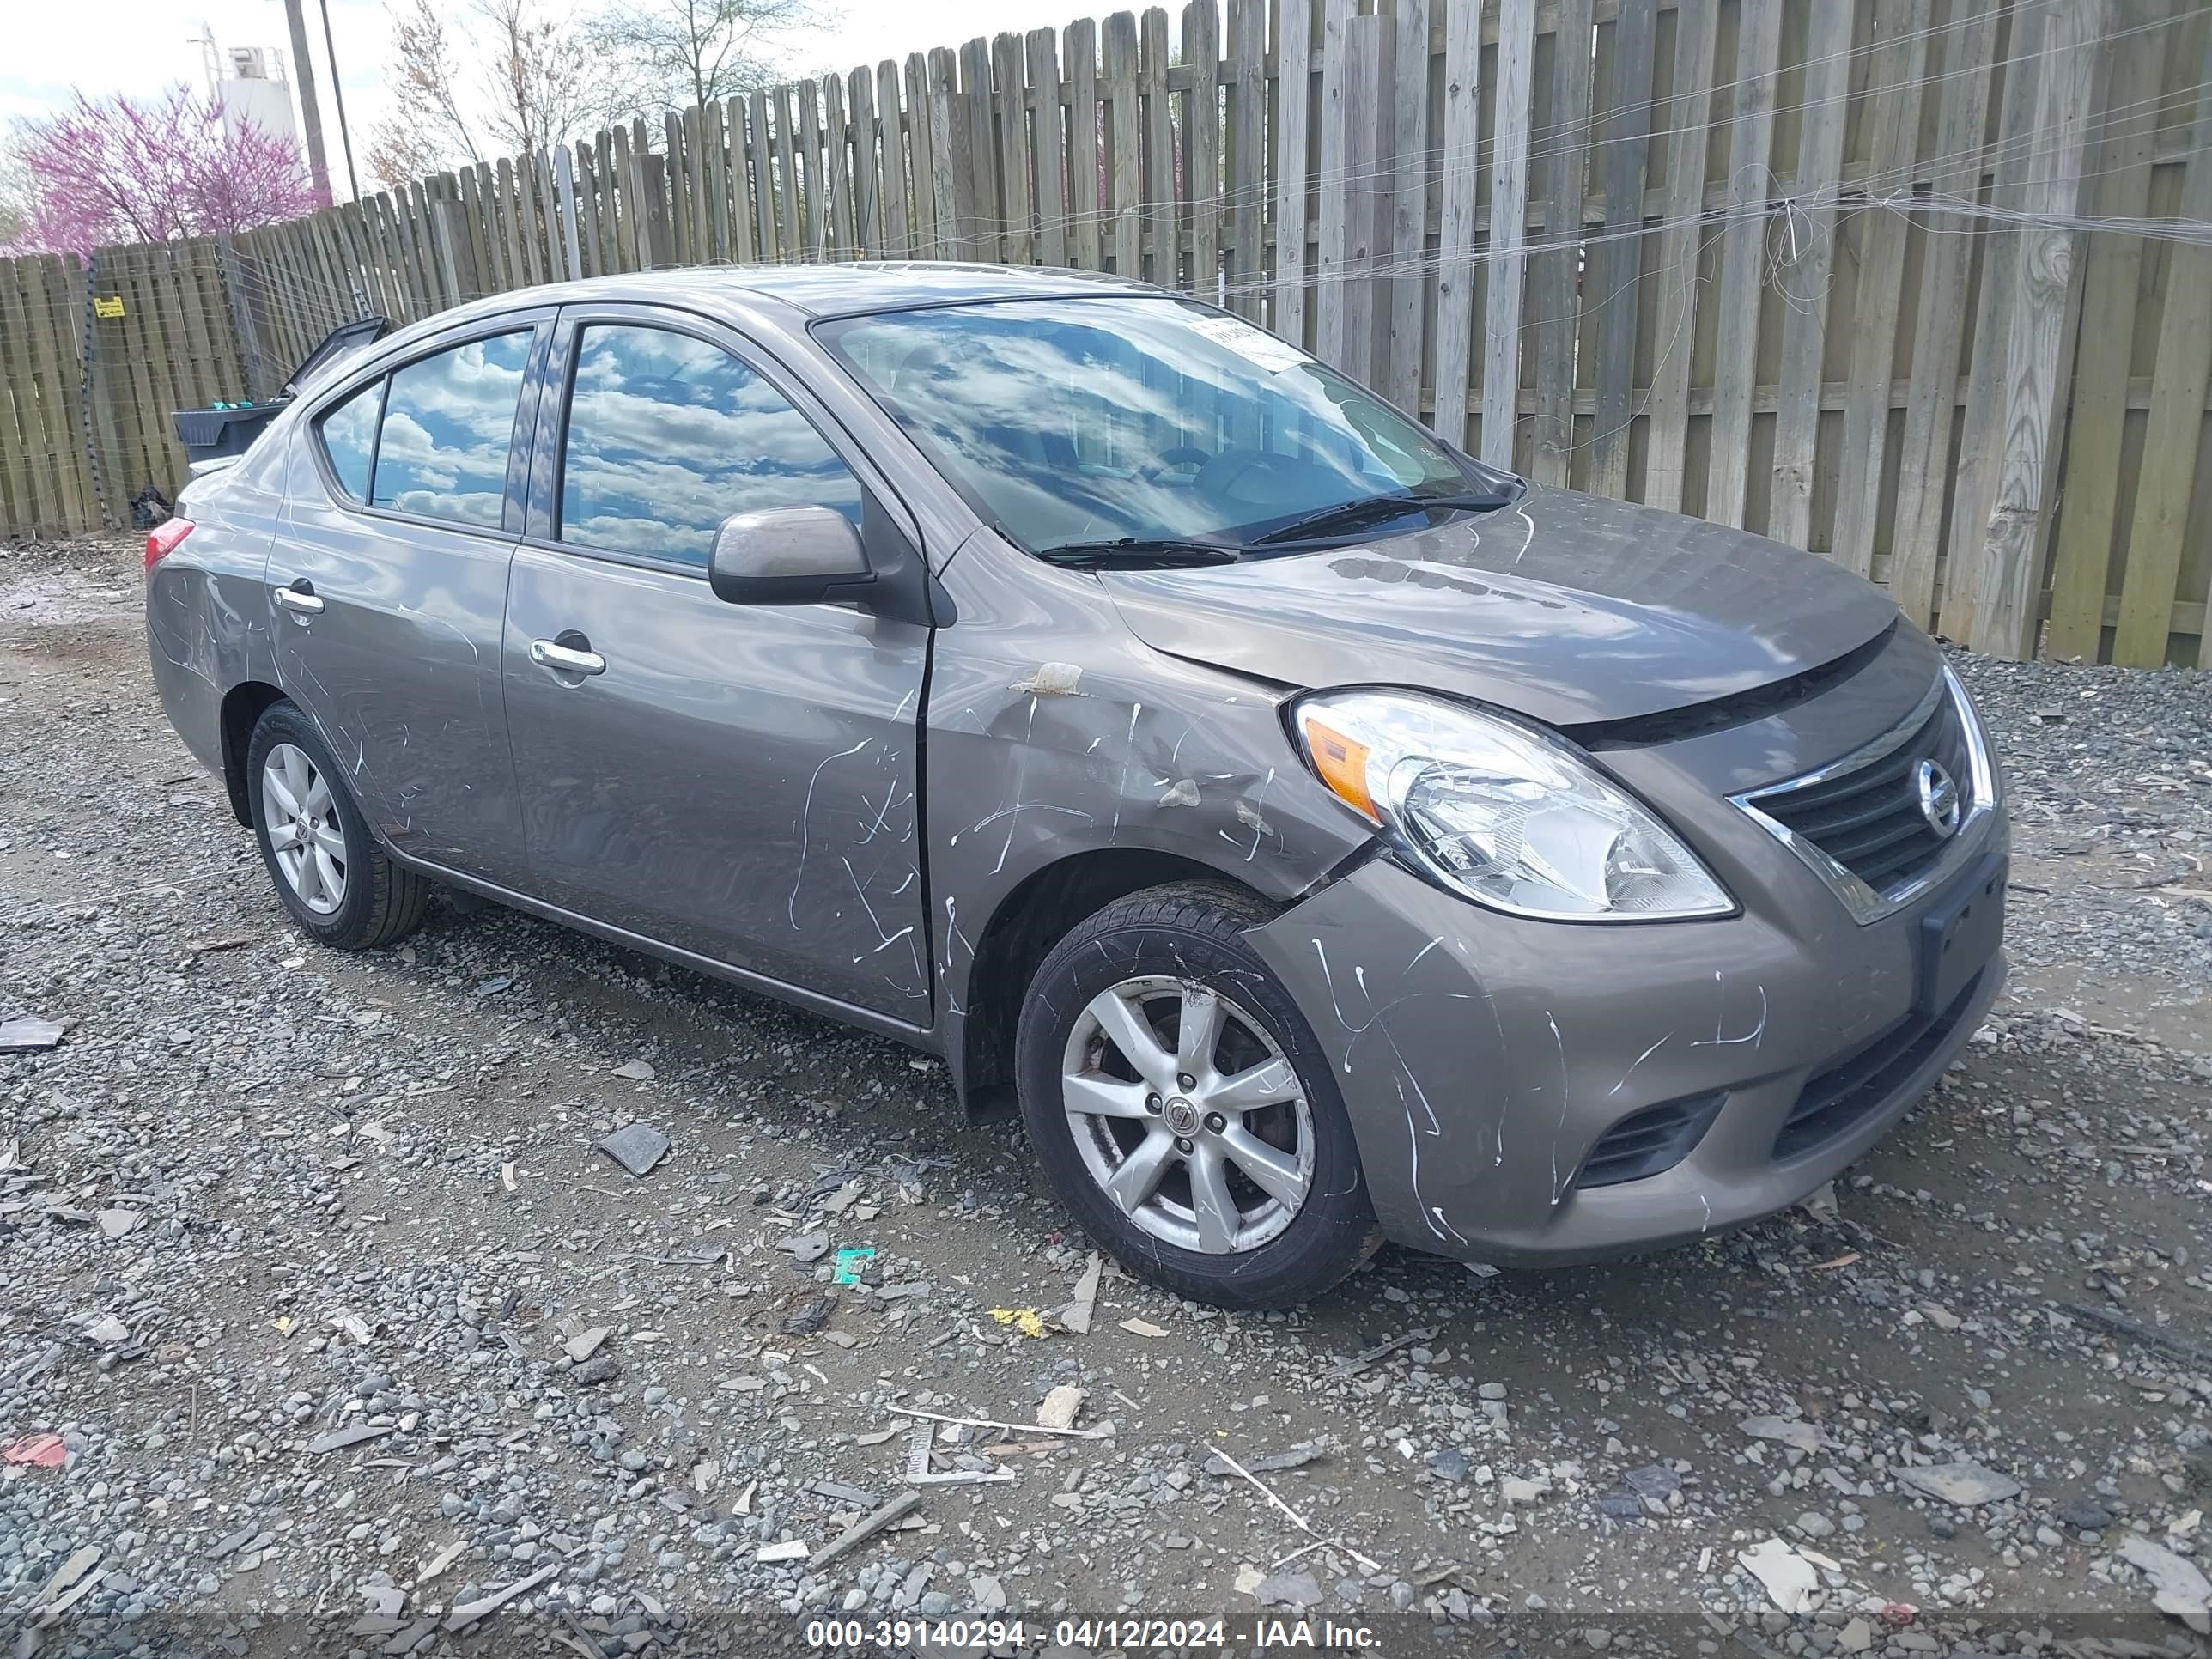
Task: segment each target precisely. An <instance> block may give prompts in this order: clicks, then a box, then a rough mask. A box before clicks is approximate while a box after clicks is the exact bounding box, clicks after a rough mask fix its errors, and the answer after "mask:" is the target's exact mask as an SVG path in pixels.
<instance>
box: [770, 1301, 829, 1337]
mask: <svg viewBox="0 0 2212 1659" xmlns="http://www.w3.org/2000/svg"><path fill="white" fill-rule="evenodd" d="M836 1306H837V1301H836V1297H829V1296H817V1297H809V1298H808V1299H807V1300H806V1301H805V1302H802V1303H800V1304H799V1310H798V1311H797V1312H796V1313H794V1314H793V1315H792V1316H791V1317H790V1318H788V1319H787V1320H785V1321H784V1322H783V1334H785V1335H786V1336H811V1335H813V1334H814V1333H815V1332H817V1331H818V1330H820V1329H821V1328H823V1326H824V1325H826V1324H828V1323H829V1316H830V1314H831V1312H832V1311H834V1310H836Z"/></svg>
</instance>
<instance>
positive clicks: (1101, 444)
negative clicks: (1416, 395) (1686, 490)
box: [816, 296, 1500, 553]
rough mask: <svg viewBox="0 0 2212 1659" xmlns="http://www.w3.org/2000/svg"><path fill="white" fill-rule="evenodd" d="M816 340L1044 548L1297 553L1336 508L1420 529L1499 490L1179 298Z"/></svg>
mask: <svg viewBox="0 0 2212 1659" xmlns="http://www.w3.org/2000/svg"><path fill="white" fill-rule="evenodd" d="M816 332H817V337H819V338H821V339H822V340H823V342H824V343H826V344H827V345H828V346H829V348H830V349H831V350H832V351H833V352H834V353H836V356H838V357H839V358H841V359H842V361H843V362H844V363H845V364H846V365H847V366H848V368H850V369H851V370H852V371H853V373H854V374H855V375H856V376H857V377H858V378H859V379H860V381H861V382H862V383H863V384H864V385H865V386H867V387H868V389H869V390H870V391H871V392H873V394H874V395H875V397H876V398H877V399H878V402H880V403H881V404H883V405H884V407H885V408H886V409H887V410H889V411H890V414H891V415H892V416H893V417H894V418H895V419H896V420H897V421H898V422H899V423H900V424H901V425H902V426H903V427H904V428H906V429H907V431H908V433H910V434H911V435H913V436H914V438H915V441H917V442H918V443H919V444H921V447H922V448H923V449H924V450H926V451H927V452H928V453H929V454H930V455H931V457H932V459H933V460H935V461H936V463H937V464H938V465H939V468H940V469H941V470H942V471H944V472H945V475H946V477H948V478H949V479H950V480H951V482H952V483H953V484H954V485H956V486H957V487H958V488H959V489H961V490H962V492H963V494H964V495H966V496H967V497H968V499H969V502H970V504H971V505H973V506H974V507H975V508H976V510H977V512H978V513H981V514H982V515H983V516H984V517H986V518H987V519H989V520H993V521H994V522H995V523H997V524H999V525H1000V526H1004V527H1005V528H1006V530H1007V531H1008V532H1010V533H1011V534H1012V536H1013V537H1014V538H1016V539H1017V540H1018V541H1020V542H1022V543H1023V544H1025V545H1027V546H1029V547H1030V548H1031V549H1034V550H1038V551H1041V552H1049V551H1051V550H1055V549H1062V548H1066V547H1067V546H1068V545H1069V544H1112V543H1115V542H1117V541H1119V540H1121V539H1123V538H1127V539H1128V540H1131V541H1151V540H1168V539H1175V538H1182V539H1187V540H1191V541H1200V542H1206V543H1209V544H1219V545H1221V546H1223V547H1235V548H1237V549H1238V550H1241V551H1243V552H1246V553H1267V552H1273V551H1277V550H1288V548H1289V547H1290V546H1291V545H1292V543H1289V542H1285V543H1284V544H1282V545H1281V546H1280V547H1278V546H1277V545H1273V544H1269V542H1268V541H1267V539H1266V538H1269V537H1270V536H1271V535H1273V536H1279V535H1281V534H1283V533H1284V532H1286V531H1287V530H1290V529H1291V527H1293V526H1299V525H1302V524H1303V523H1304V521H1305V520H1309V519H1310V518H1312V517H1313V516H1314V515H1316V514H1317V513H1327V512H1328V510H1330V509H1334V508H1337V507H1345V506H1347V505H1349V504H1352V503H1359V502H1367V501H1370V500H1376V501H1379V502H1380V503H1381V504H1382V505H1383V506H1384V507H1388V506H1389V503H1390V502H1392V501H1400V500H1403V501H1408V502H1409V504H1408V506H1407V509H1406V517H1407V519H1408V520H1417V519H1419V518H1420V517H1421V516H1422V514H1423V513H1424V512H1425V511H1427V509H1426V508H1425V507H1423V506H1422V505H1421V503H1422V501H1424V500H1430V501H1435V502H1436V503H1437V507H1436V510H1437V511H1444V510H1448V509H1447V506H1446V504H1447V503H1453V502H1456V501H1461V500H1462V499H1463V498H1465V497H1466V496H1468V495H1469V493H1470V492H1477V491H1483V490H1488V489H1496V488H1497V487H1498V484H1499V483H1500V480H1499V478H1498V477H1495V476H1492V475H1488V474H1486V473H1483V472H1481V471H1478V470H1474V469H1472V468H1470V466H1469V465H1467V464H1465V463H1462V461H1461V460H1460V459H1456V458H1455V456H1454V455H1453V454H1452V453H1451V452H1450V451H1449V450H1447V449H1446V448H1445V447H1443V445H1442V444H1440V443H1438V442H1437V441H1436V439H1435V438H1433V437H1431V435H1429V434H1428V433H1427V432H1425V430H1423V429H1422V428H1420V427H1419V425H1417V424H1415V423H1414V422H1412V421H1410V420H1408V419H1407V417H1406V416H1402V415H1401V414H1399V413H1398V412H1397V411H1396V410H1393V409H1391V408H1390V407H1389V405H1387V404H1383V403H1382V402H1380V401H1378V400H1377V399H1376V398H1373V397H1371V396H1370V395H1369V394H1368V393H1367V392H1364V391H1363V390H1361V389H1360V387H1359V386H1358V385H1356V384H1355V383H1354V382H1352V380H1347V379H1346V377H1345V376H1344V375H1342V374H1339V373H1338V372H1337V371H1336V370H1334V369H1333V368H1328V366H1327V365H1326V364H1323V363H1321V362H1316V361H1315V360H1314V359H1313V358H1311V357H1310V356H1307V355H1306V354H1305V353H1304V352H1303V351H1301V350H1299V349H1297V347H1295V346H1291V345H1288V344H1286V343H1284V342H1283V341H1281V340H1279V339H1277V338H1276V337H1274V336H1273V335H1272V334H1269V333H1267V331H1264V330H1262V329H1260V328H1257V327H1255V326H1254V325H1252V324H1250V323H1248V322H1245V321H1244V320H1243V319H1241V318H1236V317H1228V316H1224V315H1222V314H1220V313H1217V312H1212V311H1208V310H1206V308H1204V307H1200V306H1197V305H1194V304H1191V303H1189V302H1188V301H1177V300H1171V299H1150V298H1142V297H1135V296H1132V297H1127V298H1123V297H1118V296H1117V297H1112V298H1105V297H1101V298H1090V299H1067V300H1029V301H1013V302H1010V303H1008V302H1000V303H987V304H976V305H969V306H951V307H942V308H939V309H934V310H926V311H909V312H890V313H878V314H877V315H872V316H862V317H855V318H852V319H846V320H842V321H837V322H831V323H828V324H825V325H822V326H821V327H820V328H818V329H817V331H816ZM1409 527H1410V526H1409ZM1365 533H1370V534H1371V533H1374V526H1372V525H1371V524H1370V526H1369V527H1368V529H1367V531H1366V532H1365Z"/></svg>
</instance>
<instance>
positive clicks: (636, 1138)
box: [599, 1060, 669, 1176]
mask: <svg viewBox="0 0 2212 1659" xmlns="http://www.w3.org/2000/svg"><path fill="white" fill-rule="evenodd" d="M631 1063H632V1064H634V1065H643V1064H644V1062H643V1061H642V1060H635V1061H633V1062H631ZM668 1147H669V1140H668V1137H667V1136H666V1135H665V1134H663V1133H660V1131H659V1130H658V1129H653V1128H648V1127H647V1126H646V1125H644V1124H642V1123H633V1124H631V1125H630V1126H629V1127H628V1128H623V1129H617V1130H616V1131H615V1132H614V1133H612V1134H611V1135H609V1136H607V1137H606V1138H605V1139H603V1140H601V1141H600V1142H599V1150H600V1151H601V1152H605V1154H606V1155H607V1156H608V1157H609V1158H612V1159H614V1161H615V1162H616V1163H617V1164H621V1165H622V1166H623V1169H625V1170H629V1172H630V1173H631V1174H632V1175H634V1176H643V1175H650V1174H652V1172H653V1165H654V1164H658V1163H659V1162H660V1160H661V1159H662V1158H666V1157H667V1156H668Z"/></svg>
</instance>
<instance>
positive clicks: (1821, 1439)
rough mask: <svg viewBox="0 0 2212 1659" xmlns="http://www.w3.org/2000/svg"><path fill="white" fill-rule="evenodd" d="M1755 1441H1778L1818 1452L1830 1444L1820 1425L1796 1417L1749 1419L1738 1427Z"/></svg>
mask: <svg viewBox="0 0 2212 1659" xmlns="http://www.w3.org/2000/svg"><path fill="white" fill-rule="evenodd" d="M1736 1427H1738V1428H1739V1429H1741V1430H1742V1431H1744V1432H1745V1433H1746V1434H1747V1435H1749V1436H1751V1437H1752V1438H1753V1439H1754V1440H1778V1441H1780V1442H1781V1443H1783V1444H1784V1445H1785V1446H1794V1447H1796V1449H1798V1450H1799V1451H1802V1452H1816V1451H1818V1450H1820V1448H1821V1447H1823V1446H1825V1445H1826V1444H1827V1443H1828V1437H1827V1436H1826V1435H1825V1434H1823V1433H1822V1432H1821V1431H1820V1425H1819V1424H1818V1423H1808V1422H1806V1421H1804V1420H1803V1419H1802V1418H1796V1417H1747V1418H1745V1419H1743V1421H1742V1422H1741V1423H1739V1424H1737V1425H1736Z"/></svg>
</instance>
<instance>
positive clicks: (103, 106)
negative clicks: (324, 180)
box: [0, 86, 325, 253]
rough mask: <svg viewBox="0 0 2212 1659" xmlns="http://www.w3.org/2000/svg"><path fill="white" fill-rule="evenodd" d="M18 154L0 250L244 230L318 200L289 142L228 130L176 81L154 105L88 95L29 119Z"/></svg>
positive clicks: (243, 127) (82, 248)
mask: <svg viewBox="0 0 2212 1659" xmlns="http://www.w3.org/2000/svg"><path fill="white" fill-rule="evenodd" d="M18 154H19V157H20V160H21V165H22V168H23V172H24V173H25V175H26V176H27V189H26V191H25V192H24V194H25V196H26V197H27V206H26V211H25V213H24V222H23V224H22V226H21V228H20V229H19V230H18V232H17V234H16V235H15V239H14V240H13V242H12V243H11V244H10V245H9V247H8V248H6V249H0V252H53V253H60V252H74V253H83V252H88V251H89V250H91V249H93V248H95V247H100V246H106V245H108V244H112V243H118V242H166V241H169V240H172V239H173V238H175V237H179V236H204V235H210V234H218V233H222V232H233V231H240V230H247V229H251V228H252V227H253V226H255V225H265V224H268V223H270V222H273V221H275V220H278V219H292V218H297V217H299V216H301V215H302V214H306V213H312V212H313V210H315V209H317V208H318V207H321V206H324V205H325V201H324V200H323V199H322V198H320V197H318V196H317V195H316V193H315V191H314V190H313V186H311V185H309V183H308V181H307V168H306V167H305V166H304V165H303V163H302V162H301V157H300V154H299V151H298V149H297V148H296V147H295V146H294V145H293V144H292V143H291V142H290V141H289V140H288V139H285V138H283V137H280V136H278V135H277V134H276V133H273V132H270V131H268V130H267V129H266V128H264V127H262V126H258V125H255V124H254V123H252V122H251V121H246V120H240V121H238V122H236V123H235V124H227V123H226V122H225V121H224V119H223V117H222V108H221V106H218V105H217V104H216V102H215V100H213V99H211V98H210V99H201V98H195V97H193V96H192V94H191V88H187V87H184V86H179V87H177V88H175V89H174V90H173V91H172V92H170V93H169V94H168V95H167V97H165V98H162V99H161V100H159V101H157V102H154V103H138V102H135V101H133V100H131V99H128V98H122V97H115V98H102V99H99V100H94V99H90V98H87V97H86V96H85V95H84V94H82V92H80V93H78V94H76V102H75V103H74V104H73V105H71V106H70V107H69V108H68V109H66V110H64V111H63V112H61V113H60V114H59V115H56V116H53V117H52V118H49V119H46V120H44V121H33V122H32V123H30V124H29V125H28V127H27V131H26V132H25V133H24V136H23V138H22V141H21V148H20V149H19V152H18Z"/></svg>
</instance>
